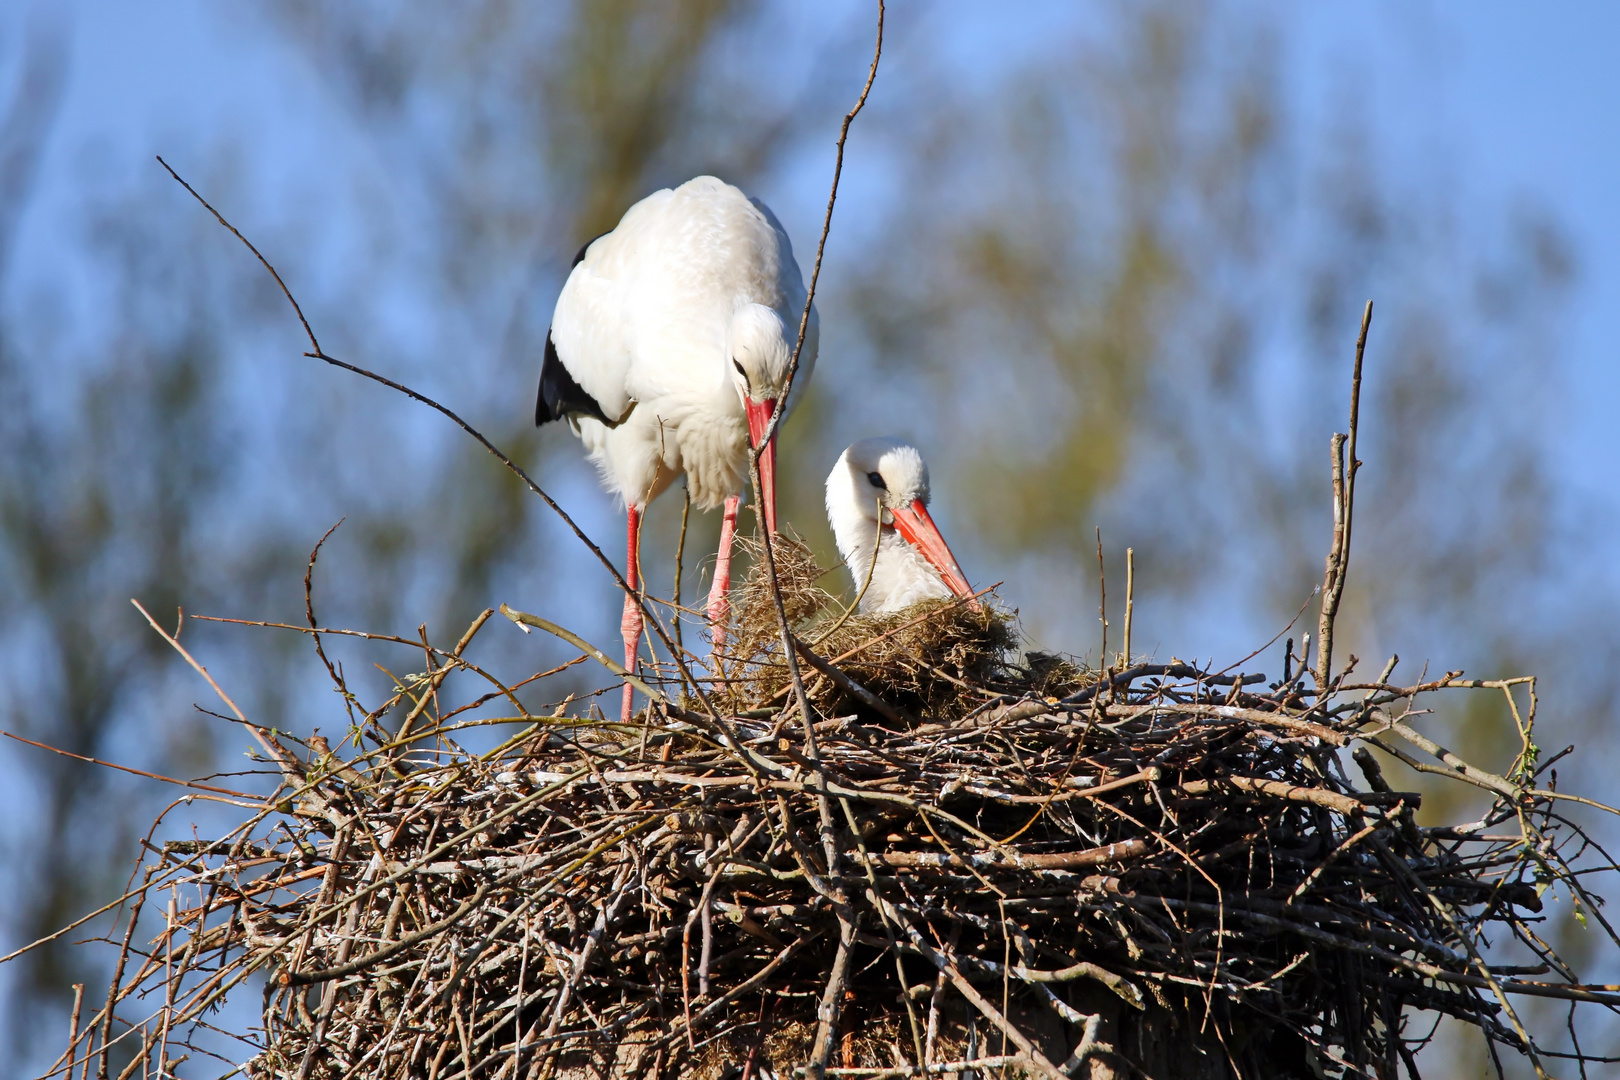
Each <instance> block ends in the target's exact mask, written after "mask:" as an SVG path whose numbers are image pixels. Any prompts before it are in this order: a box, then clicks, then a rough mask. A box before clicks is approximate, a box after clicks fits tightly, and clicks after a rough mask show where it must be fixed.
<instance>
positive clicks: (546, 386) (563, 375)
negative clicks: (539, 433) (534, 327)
mask: <svg viewBox="0 0 1620 1080" xmlns="http://www.w3.org/2000/svg"><path fill="white" fill-rule="evenodd" d="M570 414H573V415H580V416H594V417H595V418H596V419H598V420H600V421H602V423H604V424H606V425H607V426H608V427H617V426H618V421H617V420H611V419H609V418H608V415H607V413H605V412H603V411H602V405H601V403H600V402H598V401H597V400H596V399H595V398H593V397H591V395H590V394H588V393H587V392H586V391H585V388H584V387H583V386H581V385H579V383H577V382H575V381H574V377H573V376H572V375H570V374H569V373H568V369H567V368H565V367H563V362H562V358H561V357H559V356H558V355H557V346H555V345H553V344H552V343H551V333H550V331H547V333H546V359H545V362H544V363H542V364H541V365H540V396H539V398H538V399H537V400H536V401H535V403H534V426H535V427H539V426H540V425H541V424H545V423H548V422H550V421H552V420H563V419H566V418H567V417H568V416H569V415H570Z"/></svg>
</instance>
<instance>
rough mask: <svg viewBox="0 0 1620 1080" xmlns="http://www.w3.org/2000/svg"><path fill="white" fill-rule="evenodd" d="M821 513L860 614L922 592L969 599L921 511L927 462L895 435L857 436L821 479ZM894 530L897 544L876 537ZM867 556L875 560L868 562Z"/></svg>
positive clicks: (935, 531)
mask: <svg viewBox="0 0 1620 1080" xmlns="http://www.w3.org/2000/svg"><path fill="white" fill-rule="evenodd" d="M827 518H828V520H829V521H830V522H831V524H832V528H833V536H834V538H835V539H836V540H837V542H838V551H839V553H840V554H841V555H843V557H844V562H845V563H846V564H847V565H848V566H849V570H850V574H851V575H852V576H853V577H854V579H855V588H856V589H857V590H859V589H860V588H861V587H862V585H863V583H865V581H866V579H867V577H868V575H870V577H871V584H870V585H869V586H867V596H866V598H865V599H864V600H863V601H862V604H861V608H862V610H864V611H893V610H898V609H899V608H901V607H904V606H906V605H907V604H909V603H913V602H915V601H917V600H921V599H925V598H927V597H930V596H949V595H953V594H954V595H956V596H972V595H973V587H972V586H971V585H969V584H968V580H967V577H966V575H964V574H963V573H962V568H961V567H960V566H959V565H958V564H957V562H956V556H955V555H952V554H951V549H950V546H949V545H948V544H946V543H945V537H944V536H942V535H941V534H940V531H939V527H938V526H936V525H935V524H934V519H933V518H932V517H931V516H930V515H929V513H928V464H927V463H926V462H925V461H923V458H922V455H921V454H919V453H918V452H917V448H916V447H914V446H912V445H911V444H909V443H907V442H904V441H902V440H900V439H894V438H876V439H862V440H861V441H860V442H858V443H855V444H854V445H853V446H851V447H850V448H849V449H848V450H845V451H844V453H843V455H842V456H841V457H839V459H838V464H836V465H834V466H833V471H832V474H831V475H830V476H828V477H827ZM891 529H892V530H893V531H894V532H897V533H899V535H900V538H901V539H902V540H903V541H904V543H903V544H899V543H898V542H896V541H893V540H892V538H891V537H887V536H885V535H884V531H885V530H891ZM874 553H875V558H876V565H873V559H874Z"/></svg>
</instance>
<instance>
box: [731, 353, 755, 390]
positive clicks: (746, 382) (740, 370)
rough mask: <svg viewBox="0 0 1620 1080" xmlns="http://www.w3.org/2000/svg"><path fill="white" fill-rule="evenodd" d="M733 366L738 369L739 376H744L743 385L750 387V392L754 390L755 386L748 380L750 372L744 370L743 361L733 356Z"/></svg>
mask: <svg viewBox="0 0 1620 1080" xmlns="http://www.w3.org/2000/svg"><path fill="white" fill-rule="evenodd" d="M731 366H732V367H734V368H736V369H737V374H739V375H741V376H742V380H743V385H744V386H746V387H748V388H749V389H750V390H752V389H753V388H754V384H753V383H751V382H749V380H748V372H746V371H744V370H743V366H742V361H741V360H739V359H737V358H736V357H735V356H733V357H732V358H731Z"/></svg>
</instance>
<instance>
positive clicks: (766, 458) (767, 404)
mask: <svg viewBox="0 0 1620 1080" xmlns="http://www.w3.org/2000/svg"><path fill="white" fill-rule="evenodd" d="M743 410H744V411H745V412H746V413H747V414H748V445H749V446H751V447H753V446H758V445H759V440H760V437H761V436H763V435H764V434H765V429H766V428H767V427H769V426H770V423H771V414H772V413H774V412H775V411H776V399H775V398H766V399H765V400H764V401H755V400H754V399H753V398H745V399H743ZM759 482H760V486H761V487H763V488H764V490H763V491H761V492H759V493H758V495H759V503H760V505H761V506H763V507H764V508H765V528H766V529H767V530H768V531H769V532H772V533H774V532H776V436H775V435H772V436H771V441H770V442H769V443H768V444H767V445H766V447H765V452H764V453H762V454H760V455H759ZM940 543H941V545H943V544H944V541H943V540H941V541H940Z"/></svg>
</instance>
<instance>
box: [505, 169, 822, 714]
mask: <svg viewBox="0 0 1620 1080" xmlns="http://www.w3.org/2000/svg"><path fill="white" fill-rule="evenodd" d="M804 301H805V289H804V282H803V279H802V277H801V275H800V273H799V265H798V263H797V262H796V261H795V260H794V258H793V247H792V245H791V244H790V243H789V242H788V238H787V234H786V233H785V232H783V230H782V226H781V224H780V223H779V222H778V221H777V220H776V217H775V215H773V214H772V213H771V212H770V210H769V209H768V208H767V207H766V206H765V204H764V203H761V202H760V201H758V200H757V199H750V198H749V197H748V196H746V195H744V194H743V193H742V192H741V191H739V190H737V189H736V188H734V187H732V186H731V185H730V184H726V183H724V182H722V181H720V180H717V179H715V178H714V177H712V176H700V177H697V178H695V179H693V180H689V181H687V182H686V183H684V184H682V185H681V186H680V187H678V188H674V189H673V190H664V191H658V192H655V193H653V194H652V195H649V196H647V197H646V198H645V199H643V200H641V201H640V202H638V203H636V204H635V205H634V206H632V207H631V208H630V209H629V210H628V211H627V212H626V213H625V215H624V217H623V218H622V219H621V220H620V222H619V224H618V226H617V227H616V228H614V229H613V231H612V232H609V233H606V234H604V235H602V236H600V237H598V238H597V239H595V240H594V241H592V242H591V243H589V244H587V245H586V246H585V247H584V248H583V249H581V251H580V254H579V257H578V258H577V259H576V260H575V265H574V268H573V270H572V271H571V272H570V273H569V275H568V281H567V282H566V284H564V286H563V290H562V294H561V295H560V296H559V297H558V298H557V307H556V310H555V312H554V313H553V316H552V324H551V332H550V334H549V336H548V338H547V341H546V357H545V363H544V364H543V366H542V369H541V379H540V396H539V401H538V402H537V404H536V408H535V422H536V423H537V424H542V423H545V422H547V421H548V420H562V419H566V420H567V421H568V423H569V425H570V426H571V427H572V428H573V430H574V431H575V433H576V434H578V435H579V437H580V440H581V441H582V442H583V443H584V444H585V449H586V452H587V454H588V455H589V457H590V459H591V461H592V462H593V463H594V464H595V465H596V467H597V469H598V471H599V472H600V473H601V476H602V483H603V486H604V487H606V488H607V490H608V491H610V492H612V493H613V494H614V495H615V496H617V497H618V499H619V501H620V502H621V503H622V504H623V505H624V506H625V508H626V512H627V516H628V518H629V531H628V543H627V551H628V558H627V573H626V579H627V580H628V581H629V582H630V584H631V585H632V587H636V586H637V585H638V580H637V578H638V572H637V566H636V561H637V560H636V554H637V536H638V524H639V520H640V515H641V512H642V511H643V510H644V509H645V508H646V506H647V504H648V503H649V502H650V501H651V500H652V499H654V498H656V497H657V496H658V495H659V494H660V493H661V492H662V491H663V490H664V489H665V488H667V487H668V486H669V485H670V484H671V483H673V482H674V480H675V478H676V477H677V476H679V475H681V474H683V473H684V474H685V475H686V478H687V486H688V488H689V489H690V491H691V494H692V500H693V502H694V503H696V504H697V505H698V506H699V507H700V508H702V509H712V508H714V507H716V506H720V505H722V504H723V505H724V506H725V509H726V516H725V519H724V521H723V523H722V526H721V548H720V552H719V556H718V558H717V561H716V567H715V581H714V589H713V591H712V592H711V595H710V603H709V613H710V617H711V620H712V621H713V622H714V624H715V626H716V635H717V639H718V638H719V636H720V635H721V634H722V633H723V631H722V630H721V627H722V625H723V620H724V617H725V612H726V592H727V589H728V588H729V584H730V547H731V537H732V534H733V531H734V529H735V520H736V510H737V505H738V499H739V495H740V493H741V492H742V490H743V489H744V488H745V487H746V486H747V477H748V460H749V451H750V445H751V440H752V439H755V438H758V437H759V436H760V435H761V434H762V433H763V429H764V428H765V426H766V425H767V424H768V422H769V420H770V416H771V413H772V411H773V410H774V408H775V406H776V401H777V399H778V398H780V397H781V396H782V395H783V394H784V393H785V392H786V390H787V379H788V367H789V364H790V361H791V358H792V355H793V347H794V343H795V342H796V341H797V339H798V331H799V319H800V316H801V313H802V312H803V310H804ZM818 336H819V335H818V324H817V319H816V314H815V312H814V311H813V310H812V311H811V313H810V321H809V325H808V326H807V327H806V330H805V342H804V349H803V352H802V353H801V355H800V359H799V370H798V373H797V375H796V376H795V378H794V386H795V388H798V387H802V386H803V385H804V383H805V382H806V381H807V380H808V379H809V378H810V375H811V372H812V371H813V370H814V368H815V361H816V349H817V342H818ZM792 404H793V402H792V401H791V400H790V401H788V402H787V403H786V405H785V406H784V416H785V415H786V411H787V409H789V408H791V406H792ZM760 471H761V474H762V475H761V480H762V485H763V487H764V491H763V492H760V493H759V494H760V499H759V501H760V504H761V505H762V509H763V514H764V520H765V523H766V526H767V527H768V528H772V529H774V528H775V523H776V506H775V446H774V440H773V443H772V445H770V446H768V447H767V448H766V450H765V453H764V454H763V455H761V459H760ZM623 628H624V635H625V659H626V666H627V667H632V668H633V665H634V661H635V656H636V649H637V644H638V643H639V641H640V636H641V614H640V609H639V607H638V606H637V605H636V604H635V602H634V600H633V599H631V598H629V597H627V598H626V600H625V615H624V627H623ZM625 695H626V696H625V709H626V711H627V712H628V709H629V701H630V699H629V688H628V687H626V690H625Z"/></svg>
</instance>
